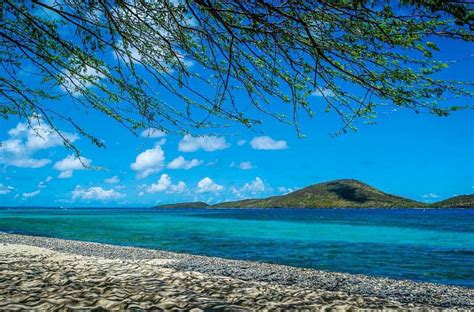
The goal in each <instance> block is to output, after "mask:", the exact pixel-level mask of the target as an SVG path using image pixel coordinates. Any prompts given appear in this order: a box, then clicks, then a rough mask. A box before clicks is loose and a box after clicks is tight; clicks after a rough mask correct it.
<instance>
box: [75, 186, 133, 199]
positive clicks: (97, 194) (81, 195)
mask: <svg viewBox="0 0 474 312" xmlns="http://www.w3.org/2000/svg"><path fill="white" fill-rule="evenodd" d="M125 196H126V195H125V194H123V193H120V192H117V191H115V190H114V189H110V190H104V189H103V188H101V187H99V186H95V187H90V188H88V189H84V188H82V187H81V186H80V185H77V186H76V188H75V189H74V190H73V191H72V200H76V199H83V200H102V201H106V200H113V199H120V198H124V197H125Z"/></svg>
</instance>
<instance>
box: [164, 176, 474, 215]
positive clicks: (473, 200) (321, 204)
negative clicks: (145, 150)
mask: <svg viewBox="0 0 474 312" xmlns="http://www.w3.org/2000/svg"><path fill="white" fill-rule="evenodd" d="M155 208H474V195H472V194H471V195H461V196H455V197H452V198H449V199H446V200H443V201H439V202H436V203H432V204H428V203H423V202H419V201H416V200H412V199H408V198H404V197H401V196H396V195H392V194H388V193H385V192H383V191H381V190H379V189H377V188H375V187H373V186H370V185H368V184H366V183H363V182H361V181H358V180H355V179H341V180H334V181H329V182H323V183H318V184H314V185H310V186H307V187H305V188H302V189H299V190H297V191H294V192H291V193H288V194H285V195H279V196H272V197H267V198H258V199H257V198H254V199H244V200H239V201H229V202H222V203H217V204H214V205H209V204H207V203H204V202H189V203H175V204H166V205H159V206H156V207H155Z"/></svg>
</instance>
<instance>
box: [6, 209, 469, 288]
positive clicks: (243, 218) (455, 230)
mask: <svg viewBox="0 0 474 312" xmlns="http://www.w3.org/2000/svg"><path fill="white" fill-rule="evenodd" d="M0 231H3V232H10V233H20V234H30V235H41V236H49V237H57V238H65V239H75V240H84V241H93V242H101V243H110V244H116V245H126V246H139V247H147V248H158V249H162V250H170V251H179V252H187V253H192V254H198V255H207V256H217V257H223V258H231V259H245V260H256V261H263V262H271V263H279V264H286V265H291V266H298V267H306V268H316V269H323V270H330V271H341V272H348V273H361V274H368V275H375V276H386V277H392V278H403V279H411V280H416V281H429V282H436V283H444V284H455V285H462V286H467V287H471V288H472V287H474V210H469V209H449V210H448V209H439V210H420V209H366V210H357V209H173V210H166V209H137V208H129V209H111V208H110V209H109V208H94V209H90V208H75V209H67V210H65V209H59V208H0ZM0 248H1V247H0Z"/></svg>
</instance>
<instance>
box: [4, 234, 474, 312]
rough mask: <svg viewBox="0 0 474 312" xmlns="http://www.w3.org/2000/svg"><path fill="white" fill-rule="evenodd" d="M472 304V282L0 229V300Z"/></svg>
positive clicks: (84, 304) (107, 306)
mask: <svg viewBox="0 0 474 312" xmlns="http://www.w3.org/2000/svg"><path fill="white" fill-rule="evenodd" d="M71 309H85V310H93V309H94V310H96V311H101V310H143V309H146V310H176V311H179V310H186V311H188V310H193V309H195V310H194V311H199V310H229V311H249V310H251V311H255V310H278V309H279V310H295V309H305V310H323V309H338V310H350V309H354V310H361V309H377V310H399V309H410V310H430V311H431V310H441V309H464V310H472V309H474V290H473V289H467V288H463V287H455V286H444V285H437V284H430V283H415V282H410V281H398V280H392V279H386V278H375V277H368V276H364V275H351V274H344V273H333V272H324V271H317V270H310V269H299V268H292V267H288V266H281V265H272V264H265V263H256V262H249V261H236V260H225V259H219V258H212V257H202V256H193V255H188V254H179V253H171V252H164V251H157V250H149V249H142V248H131V247H119V246H112V245H105V244H95V243H87V242H79V241H68V240H61V239H53V238H44V237H33V236H23V235H12V234H0V310H2V311H3V310H41V311H44V310H71Z"/></svg>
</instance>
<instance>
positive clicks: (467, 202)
mask: <svg viewBox="0 0 474 312" xmlns="http://www.w3.org/2000/svg"><path fill="white" fill-rule="evenodd" d="M431 207H436V208H474V194H471V195H459V196H454V197H451V198H448V199H445V200H442V201H439V202H436V203H433V204H431Z"/></svg>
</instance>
